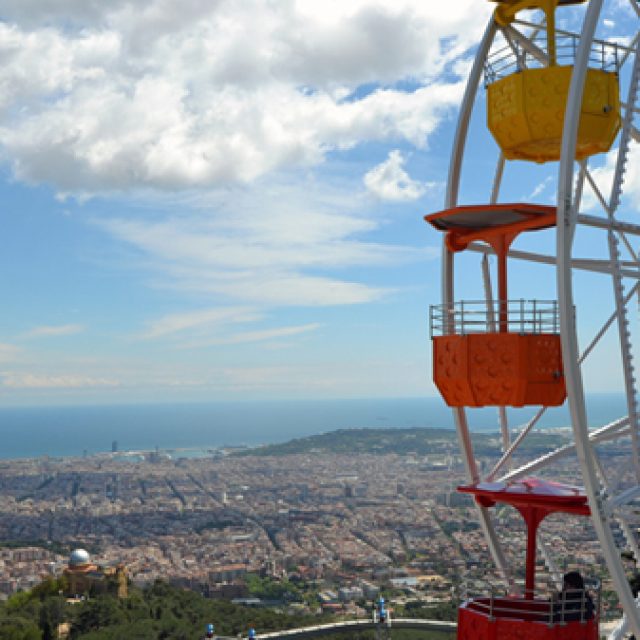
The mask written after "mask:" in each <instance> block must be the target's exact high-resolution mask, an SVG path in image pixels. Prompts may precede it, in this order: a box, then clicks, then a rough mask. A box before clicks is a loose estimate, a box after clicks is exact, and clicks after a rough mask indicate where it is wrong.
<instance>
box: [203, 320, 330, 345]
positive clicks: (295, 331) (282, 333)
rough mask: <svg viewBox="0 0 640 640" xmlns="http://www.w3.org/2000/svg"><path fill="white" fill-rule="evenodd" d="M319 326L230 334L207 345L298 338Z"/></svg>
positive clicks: (310, 324) (313, 323) (311, 325)
mask: <svg viewBox="0 0 640 640" xmlns="http://www.w3.org/2000/svg"><path fill="white" fill-rule="evenodd" d="M320 326H321V325H320V324H319V323H317V322H312V323H309V324H304V325H298V326H290V327H277V328H275V329H261V330H256V331H244V332H241V333H235V334H232V335H230V336H228V337H226V338H221V339H219V340H215V341H211V342H209V343H208V344H244V343H248V342H266V341H268V340H273V339H274V338H288V337H291V336H298V335H301V334H303V333H309V332H310V331H316V330H317V329H319V328H320Z"/></svg>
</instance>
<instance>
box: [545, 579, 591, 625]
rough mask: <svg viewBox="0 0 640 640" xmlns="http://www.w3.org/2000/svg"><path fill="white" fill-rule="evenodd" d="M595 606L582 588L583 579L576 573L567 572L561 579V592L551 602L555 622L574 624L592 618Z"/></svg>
mask: <svg viewBox="0 0 640 640" xmlns="http://www.w3.org/2000/svg"><path fill="white" fill-rule="evenodd" d="M594 611H595V606H594V604H593V599H592V598H591V596H590V595H589V592H588V591H587V590H586V589H585V587H584V579H583V578H582V576H581V575H580V573H579V572H578V571H569V573H565V574H564V576H563V578H562V591H560V593H558V594H556V596H555V598H554V601H553V612H554V615H553V619H554V621H555V622H574V621H576V620H590V619H591V618H593V615H594Z"/></svg>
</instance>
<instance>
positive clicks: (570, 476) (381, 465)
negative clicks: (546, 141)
mask: <svg viewBox="0 0 640 640" xmlns="http://www.w3.org/2000/svg"><path fill="white" fill-rule="evenodd" d="M416 432H417V431H416V430H402V437H401V436H400V435H398V436H397V437H396V439H395V440H394V436H393V430H380V431H375V432H372V434H375V438H374V435H370V436H369V438H370V440H367V437H368V434H367V433H366V432H364V431H362V432H359V440H358V442H360V444H359V445H357V444H354V445H353V446H354V450H353V451H352V452H351V453H329V452H328V451H326V450H323V449H322V448H318V447H317V446H314V444H316V445H317V443H314V442H313V440H310V441H309V442H307V443H306V446H305V445H304V443H305V441H300V442H302V443H303V446H301V447H298V448H299V449H301V450H304V449H305V448H306V449H308V450H307V451H305V452H299V453H286V454H285V453H284V452H283V453H280V454H279V455H276V453H277V451H278V448H277V447H272V448H271V449H272V450H273V451H271V450H270V449H268V448H267V449H265V450H257V451H251V450H246V451H237V450H236V451H224V450H221V451H210V452H201V453H202V457H181V456H184V455H187V452H183V453H180V452H173V453H171V454H170V453H168V452H162V451H152V452H148V453H122V452H117V451H114V452H112V453H108V454H100V455H92V456H87V457H84V458H64V459H47V458H39V459H29V460H5V461H3V462H2V464H0V488H1V497H0V512H1V513H2V518H1V519H0V540H2V541H3V547H2V548H1V549H0V592H1V593H2V597H4V598H6V597H7V596H9V595H10V594H12V593H15V592H16V591H17V590H24V589H29V588H31V587H33V586H34V585H36V584H38V583H39V582H41V581H42V579H43V577H44V576H47V575H50V576H51V575H53V576H59V575H61V574H62V572H63V571H64V569H65V567H67V563H68V557H69V552H70V550H72V549H74V548H76V547H82V548H85V549H87V550H88V551H89V552H90V554H91V556H92V561H93V562H95V563H96V565H97V566H101V567H110V566H111V567H113V566H116V565H124V567H125V568H126V572H127V575H128V578H129V580H130V582H131V583H132V584H133V585H137V586H144V585H149V584H152V583H153V582H154V581H156V580H157V579H163V580H166V581H168V582H170V583H172V584H173V585H174V586H178V587H184V588H188V589H191V590H194V591H198V592H200V593H202V594H203V595H205V596H207V597H208V598H214V599H225V600H232V601H234V602H237V603H238V602H239V603H243V604H249V605H271V606H281V607H282V606H283V605H286V609H287V610H288V611H289V612H297V613H300V614H303V613H304V614H313V615H315V614H319V613H321V612H332V613H335V614H342V615H350V616H365V615H367V611H366V609H365V608H364V607H366V603H367V602H371V601H372V600H373V599H374V598H375V597H376V596H377V595H378V594H379V593H380V592H381V589H382V590H383V591H384V592H385V594H389V595H390V596H391V598H392V606H395V607H396V608H398V609H401V610H406V609H407V607H408V608H409V610H410V609H411V607H414V608H416V607H418V608H419V607H429V606H432V607H433V606H438V605H446V604H450V603H451V602H452V601H453V602H455V601H456V599H457V598H458V597H459V589H460V588H462V584H461V583H462V582H463V581H464V579H465V578H467V577H469V576H474V575H487V571H488V569H487V567H488V566H489V563H490V560H489V555H488V552H487V549H486V544H485V538H484V536H483V535H482V533H481V530H480V528H479V526H478V524H477V523H476V516H475V510H474V508H473V506H472V503H471V500H470V498H469V497H468V496H465V495H462V494H460V493H457V492H456V491H455V488H456V486H457V485H458V484H460V483H461V482H463V481H464V470H463V467H462V464H461V460H460V458H459V455H458V454H457V451H456V449H455V442H454V441H453V440H452V438H453V437H454V434H453V433H452V432H444V431H443V432H438V431H437V430H433V431H432V432H431V433H430V435H429V439H428V445H427V449H428V450H427V451H425V449H424V446H423V445H422V444H421V445H420V446H416V451H414V452H411V451H407V452H403V453H398V452H396V451H394V448H395V449H402V450H403V451H404V449H406V447H407V445H406V443H407V442H410V441H411V438H415V437H416ZM398 434H400V430H398ZM347 436H349V432H344V433H341V432H338V433H337V434H336V435H335V436H334V437H333V440H332V441H329V443H328V444H327V445H326V446H328V447H329V448H330V447H331V446H332V444H333V446H334V448H335V449H336V450H340V449H341V448H342V446H344V442H343V441H344V440H345V438H346V437H347ZM551 437H552V436H551V435H549V439H551ZM554 437H557V436H554ZM400 441H403V442H404V443H405V444H404V445H403V446H402V447H398V446H397V445H398V442H400ZM363 443H368V445H367V444H364V445H363ZM489 444H491V437H490V436H486V437H485V439H484V441H483V442H481V445H480V450H481V451H483V450H484V448H486V447H487V446H488V445H489ZM494 444H495V443H494ZM341 445H342V446H341ZM381 447H386V448H387V449H388V451H384V450H379V449H380V448H381ZM114 449H117V446H116V443H114ZM282 449H283V451H286V445H284V446H283V447H282ZM190 453H191V454H193V452H190ZM267 454H268V455H267ZM491 461H492V460H491V457H490V456H486V457H482V456H480V462H481V464H487V465H488V464H489V463H490V462H491ZM563 469H564V471H563V474H562V477H561V478H560V479H563V480H565V481H572V480H575V479H576V478H577V464H576V463H575V462H573V461H568V462H566V463H565V464H564V465H563ZM556 479H558V477H557V474H556ZM497 515H498V517H497V521H498V522H499V525H500V527H501V528H503V530H504V531H508V532H509V540H510V542H509V545H508V546H507V552H508V554H509V555H510V556H511V558H510V559H511V561H512V563H513V565H514V566H522V564H523V558H524V547H525V529H524V524H523V522H522V518H521V517H520V515H519V514H518V513H517V512H516V511H515V510H514V509H512V508H510V507H503V508H502V509H501V510H500V512H499V513H498V514H497ZM567 523H568V524H567ZM567 526H569V527H570V529H571V536H570V541H571V542H570V545H571V546H568V542H567V538H568V536H567V535H566V529H567ZM543 530H544V537H545V540H546V546H547V549H548V550H550V551H551V552H552V554H553V555H555V556H556V557H559V558H562V561H563V563H564V565H563V568H566V567H568V566H575V567H579V568H580V569H581V570H585V569H589V570H590V571H593V570H594V568H597V567H602V566H604V563H603V561H602V558H601V557H600V551H599V545H598V543H597V541H596V539H595V535H594V533H593V530H592V528H591V524H590V520H589V519H588V518H579V517H572V518H570V519H569V520H567V518H566V516H563V517H561V518H554V517H550V518H548V519H547V520H546V521H545V523H544V525H543ZM539 564H540V565H541V567H542V564H543V561H542V558H541V557H540V558H539ZM476 569H477V571H476ZM489 575H490V574H489ZM256 580H257V581H258V585H259V586H260V587H261V589H256ZM605 591H606V589H605ZM610 604H612V605H613V604H615V602H611V603H610Z"/></svg>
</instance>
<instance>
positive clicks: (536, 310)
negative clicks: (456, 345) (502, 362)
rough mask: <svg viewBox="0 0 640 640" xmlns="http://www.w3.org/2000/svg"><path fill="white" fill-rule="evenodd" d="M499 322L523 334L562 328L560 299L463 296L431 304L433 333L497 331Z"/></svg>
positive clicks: (430, 321) (508, 328)
mask: <svg viewBox="0 0 640 640" xmlns="http://www.w3.org/2000/svg"><path fill="white" fill-rule="evenodd" d="M499 325H503V328H504V329H506V331H508V332H511V333H519V334H539V333H552V334H557V333H559V332H560V315H559V310H558V301H557V300H524V299H520V300H491V301H489V302H487V301H486V300H461V301H459V302H454V303H453V304H451V305H432V306H431V307H429V329H430V335H431V337H434V336H442V335H465V334H468V333H496V332H497V331H498V329H499Z"/></svg>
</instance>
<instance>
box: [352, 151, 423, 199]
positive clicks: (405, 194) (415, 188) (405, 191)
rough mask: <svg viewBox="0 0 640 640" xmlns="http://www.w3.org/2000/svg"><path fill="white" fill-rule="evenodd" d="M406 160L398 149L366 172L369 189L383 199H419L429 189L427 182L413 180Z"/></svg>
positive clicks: (365, 178) (365, 179) (365, 181)
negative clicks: (408, 171)
mask: <svg viewBox="0 0 640 640" xmlns="http://www.w3.org/2000/svg"><path fill="white" fill-rule="evenodd" d="M405 162H406V160H405V158H403V157H402V154H401V153H400V151H398V150H397V149H396V150H395V151H390V152H389V156H388V157H387V159H386V160H385V161H384V162H382V163H380V164H379V165H378V166H376V167H374V168H373V169H371V171H369V172H368V173H366V174H365V176H364V184H365V185H366V187H367V189H369V191H371V193H373V194H374V195H375V196H377V197H378V198H380V199H381V200H395V201H403V200H417V199H418V198H419V197H420V196H422V195H423V194H424V192H425V191H426V190H427V187H428V186H429V185H427V184H426V183H421V182H418V181H417V180H413V179H412V178H411V177H410V176H409V174H408V173H407V172H406V171H405V170H404V164H405Z"/></svg>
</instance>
